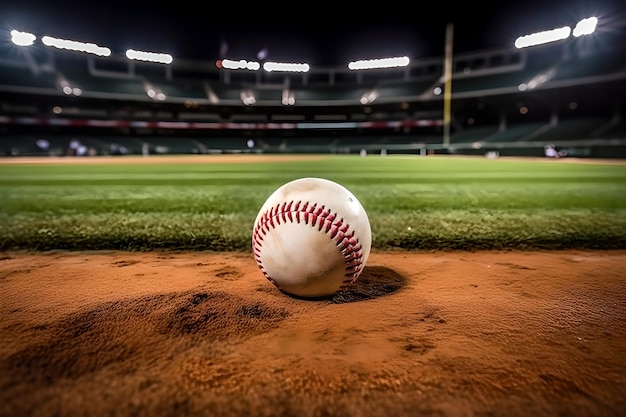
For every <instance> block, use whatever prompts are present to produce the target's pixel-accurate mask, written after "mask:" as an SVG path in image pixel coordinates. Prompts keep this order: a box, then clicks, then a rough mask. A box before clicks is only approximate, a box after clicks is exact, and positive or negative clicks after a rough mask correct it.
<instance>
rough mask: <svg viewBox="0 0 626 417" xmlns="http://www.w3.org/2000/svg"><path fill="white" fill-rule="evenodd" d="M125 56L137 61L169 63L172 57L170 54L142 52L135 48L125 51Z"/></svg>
mask: <svg viewBox="0 0 626 417" xmlns="http://www.w3.org/2000/svg"><path fill="white" fill-rule="evenodd" d="M126 58H128V59H134V60H138V61H148V62H156V63H159V64H171V63H172V61H173V60H174V58H172V56H171V55H170V54H162V53H159V52H144V51H137V50H135V49H129V50H127V51H126Z"/></svg>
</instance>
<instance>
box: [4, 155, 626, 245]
mask: <svg viewBox="0 0 626 417" xmlns="http://www.w3.org/2000/svg"><path fill="white" fill-rule="evenodd" d="M306 176H316V177H323V178H327V179H330V180H333V181H336V182H339V183H340V184H342V185H344V186H345V187H347V188H348V189H350V191H352V193H354V194H355V195H356V196H357V197H358V198H359V199H360V200H361V202H362V203H363V206H364V207H365V209H366V211H367V213H368V215H369V218H370V223H371V226H372V236H373V248H374V249H381V250H386V249H406V250H478V249H539V248H541V249H564V248H594V249H623V248H626V164H624V165H608V164H601V163H598V164H593V163H587V164H574V163H566V162H565V160H564V161H553V160H536V159H530V160H528V161H521V160H507V159H504V158H501V159H497V160H488V159H485V158H462V157H417V156H403V157H400V156H387V157H378V156H371V157H367V158H361V157H358V156H327V157H324V158H321V159H319V160H311V161H295V162H288V161H284V162H272V163H268V162H260V161H257V160H256V159H255V157H254V156H251V157H250V161H249V162H247V163H214V164H208V163H189V164H137V165H132V164H119V163H115V164H100V163H99V164H75V165H66V164H2V163H0V201H1V206H0V250H13V249H27V250H51V249H70V250H86V249H89V250H97V249H123V250H151V249H180V250H185V249H188V250H216V251H226V250H236V251H249V250H250V239H251V232H252V227H253V222H254V219H255V217H256V215H257V213H258V210H259V209H260V207H261V205H262V204H263V202H264V201H265V199H266V198H267V197H268V196H269V195H270V194H271V193H272V192H273V191H274V190H275V189H276V188H278V187H279V186H281V185H282V184H284V183H285V182H287V181H290V180H293V179H296V178H301V177H306Z"/></svg>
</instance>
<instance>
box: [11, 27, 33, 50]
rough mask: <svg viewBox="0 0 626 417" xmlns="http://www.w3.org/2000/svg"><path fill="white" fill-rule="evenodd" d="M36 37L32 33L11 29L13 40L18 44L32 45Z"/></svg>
mask: <svg viewBox="0 0 626 417" xmlns="http://www.w3.org/2000/svg"><path fill="white" fill-rule="evenodd" d="M36 39H37V37H36V36H35V35H33V34H32V33H28V32H20V31H19V30H12V31H11V42H13V43H14V44H15V45H18V46H31V45H32V44H33V43H35V40H36Z"/></svg>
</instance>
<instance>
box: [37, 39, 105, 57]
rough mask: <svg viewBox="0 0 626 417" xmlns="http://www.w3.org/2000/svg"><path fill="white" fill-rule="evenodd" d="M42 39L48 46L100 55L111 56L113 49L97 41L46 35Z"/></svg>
mask: <svg viewBox="0 0 626 417" xmlns="http://www.w3.org/2000/svg"><path fill="white" fill-rule="evenodd" d="M41 41H42V42H43V44H44V45H46V46H53V47H55V48H58V49H67V50H70V51H78V52H87V53H89V54H94V55H98V56H109V55H111V50H110V49H109V48H106V47H103V46H98V45H96V44H95V43H83V42H78V41H70V40H66V39H58V38H53V37H51V36H44V37H43V38H41Z"/></svg>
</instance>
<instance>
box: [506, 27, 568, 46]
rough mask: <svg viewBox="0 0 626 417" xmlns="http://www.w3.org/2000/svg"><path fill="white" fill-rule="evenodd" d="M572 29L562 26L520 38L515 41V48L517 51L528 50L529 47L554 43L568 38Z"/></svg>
mask: <svg viewBox="0 0 626 417" xmlns="http://www.w3.org/2000/svg"><path fill="white" fill-rule="evenodd" d="M571 33H572V29H571V28H570V27H569V26H563V27H561V28H556V29H552V30H546V31H543V32H536V33H531V34H529V35H524V36H520V37H519V38H517V39H516V40H515V47H516V48H518V49H521V48H528V47H530V46H536V45H543V44H546V43H551V42H556V41H560V40H563V39H567V38H569V36H570V34H571Z"/></svg>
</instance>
